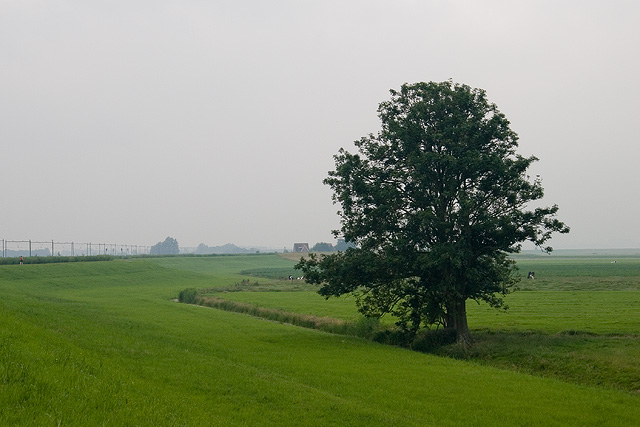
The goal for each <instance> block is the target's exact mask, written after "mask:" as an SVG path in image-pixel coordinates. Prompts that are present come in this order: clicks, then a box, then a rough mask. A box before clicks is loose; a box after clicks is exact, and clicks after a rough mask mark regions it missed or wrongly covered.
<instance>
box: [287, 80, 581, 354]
mask: <svg viewBox="0 0 640 427" xmlns="http://www.w3.org/2000/svg"><path fill="white" fill-rule="evenodd" d="M378 113H379V117H380V120H381V122H382V129H381V130H380V131H379V132H378V134H377V135H373V134H370V135H368V136H366V137H363V138H362V139H360V140H359V141H356V142H355V145H356V147H357V149H358V153H357V154H351V153H349V152H347V151H346V150H344V149H340V151H339V152H338V154H337V155H336V156H334V158H335V165H336V169H335V170H334V171H331V172H329V176H328V178H326V179H325V181H324V182H325V184H328V185H329V186H330V187H331V188H332V189H333V191H334V195H333V199H334V203H337V204H340V205H341V210H340V212H339V215H340V217H341V229H340V230H335V231H334V234H335V235H336V237H338V236H340V237H343V238H344V239H346V240H347V241H349V242H353V243H355V244H356V247H355V248H350V249H349V250H347V251H345V252H339V253H335V254H331V255H328V256H323V257H314V256H312V257H310V258H308V259H302V260H301V261H300V263H299V264H298V265H297V267H298V268H299V269H301V270H302V271H303V272H304V275H305V278H306V280H307V281H308V282H311V283H316V284H320V285H321V288H320V291H319V292H320V293H321V294H322V295H325V296H327V297H329V296H339V295H343V294H346V293H353V294H355V295H356V296H357V300H356V301H357V304H358V306H359V309H360V311H361V312H363V313H364V314H365V315H367V316H381V315H383V314H385V313H391V314H393V315H394V316H396V317H397V318H398V319H399V321H398V325H399V326H401V327H402V328H403V329H404V330H405V331H406V332H408V333H410V334H415V333H416V332H417V331H418V330H419V328H421V327H422V326H427V325H433V324H440V325H442V326H444V327H445V328H452V329H455V331H456V337H457V340H458V341H459V342H463V343H466V344H468V343H470V342H471V338H470V336H469V327H468V324H467V315H466V302H467V300H469V299H472V300H476V301H485V302H487V303H489V304H490V305H492V306H494V307H503V306H504V302H503V299H502V297H503V296H504V295H506V294H507V293H508V292H509V290H510V289H511V288H512V286H513V285H514V284H515V282H516V281H517V278H516V274H515V271H516V267H515V264H514V262H513V261H512V259H511V258H510V257H509V254H510V253H514V252H518V251H519V250H520V248H521V243H522V242H524V241H531V242H533V243H534V244H535V245H537V246H539V247H540V248H542V249H543V250H544V251H548V252H550V251H551V250H552V249H551V248H550V247H544V245H545V243H546V242H547V240H549V238H550V237H551V234H552V233H553V232H561V233H566V232H568V231H569V228H568V227H567V226H566V225H565V224H564V223H562V222H560V221H559V220H557V219H556V218H555V215H556V212H557V210H558V207H557V206H556V205H554V206H551V207H537V208H532V206H533V203H532V202H534V201H536V200H539V199H540V198H542V196H543V188H542V185H541V180H540V179H539V178H535V179H530V177H529V176H528V175H527V169H528V168H529V166H530V165H531V164H532V163H533V162H534V161H536V160H537V159H536V158H535V157H523V156H521V155H519V154H518V153H516V149H517V147H518V142H517V141H518V137H517V135H516V133H515V132H513V131H512V130H511V129H510V127H509V121H508V120H507V119H506V118H505V116H504V115H503V114H502V113H500V112H499V110H498V108H497V107H496V105H495V104H493V103H489V102H488V100H487V98H486V94H485V92H484V91H483V90H481V89H473V88H471V87H469V86H466V85H461V84H456V83H453V82H451V81H445V82H442V83H434V82H429V83H416V84H411V85H409V84H405V85H403V86H402V87H401V89H400V91H395V90H391V99H390V100H389V101H386V102H382V103H381V104H380V106H379V108H378Z"/></svg>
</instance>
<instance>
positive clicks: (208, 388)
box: [0, 256, 640, 425]
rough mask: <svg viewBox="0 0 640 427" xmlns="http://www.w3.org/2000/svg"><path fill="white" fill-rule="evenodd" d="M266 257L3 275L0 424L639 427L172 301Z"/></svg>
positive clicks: (558, 389)
mask: <svg viewBox="0 0 640 427" xmlns="http://www.w3.org/2000/svg"><path fill="white" fill-rule="evenodd" d="M282 262H283V261H282V260H279V259H278V258H275V257H274V258H271V257H267V256H251V257H213V258H192V259H190V258H167V259H153V260H131V261H114V262H109V263H104V262H103V263H86V264H85V263H82V264H65V265H35V266H21V267H20V266H5V267H0V292H2V295H3V299H2V300H1V301H0V325H1V326H0V424H1V425H59V424H61V425H106V424H111V425H220V424H225V425H226V424H229V425H234V424H235V425H242V424H250V425H252V424H257V423H260V424H262V425H301V424H303V425H365V424H371V425H389V424H395V425H495V424H498V423H500V424H513V425H589V424H591V425H635V424H636V422H637V420H639V419H640V405H638V403H640V400H639V398H638V397H636V396H631V395H629V394H627V393H621V392H615V391H610V390H603V389H598V388H588V387H580V386H575V385H571V384H567V383H563V382H559V381H554V380H548V379H542V378H536V377H531V376H528V375H524V374H518V373H514V372H508V371H502V370H498V369H494V368H489V367H482V366H478V365H476V364H474V363H468V362H462V361H455V360H450V359H441V358H437V357H434V356H429V355H423V354H417V353H413V352H410V351H406V350H402V349H396V348H390V347H385V346H381V345H376V344H373V343H369V342H365V341H362V340H358V339H350V338H346V337H340V336H332V335H329V334H324V333H320V332H317V331H311V330H304V329H300V328H295V327H290V326H287V325H280V324H276V323H273V322H266V321H261V320H259V319H254V318H251V317H248V316H243V315H237V314H233V313H226V312H220V311H217V310H211V309H205V308H201V307H194V306H186V305H182V304H176V303H173V302H171V301H170V300H171V299H172V298H174V297H175V296H176V295H177V293H178V291H179V290H181V289H183V288H185V287H191V286H193V287H198V288H200V287H209V286H218V285H220V286H227V285H229V284H230V283H233V282H234V281H236V280H239V279H241V278H242V276H240V275H239V274H238V273H237V272H238V271H240V270H242V269H246V268H258V267H260V266H261V265H257V266H256V264H264V265H275V266H276V267H282V266H283V265H282Z"/></svg>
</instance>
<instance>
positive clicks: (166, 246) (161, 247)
mask: <svg viewBox="0 0 640 427" xmlns="http://www.w3.org/2000/svg"><path fill="white" fill-rule="evenodd" d="M149 253H150V254H151V255H177V254H179V253H180V248H179V246H178V241H177V240H176V239H174V238H173V237H167V238H166V239H164V242H158V243H156V244H155V245H153V246H151V249H150V250H149Z"/></svg>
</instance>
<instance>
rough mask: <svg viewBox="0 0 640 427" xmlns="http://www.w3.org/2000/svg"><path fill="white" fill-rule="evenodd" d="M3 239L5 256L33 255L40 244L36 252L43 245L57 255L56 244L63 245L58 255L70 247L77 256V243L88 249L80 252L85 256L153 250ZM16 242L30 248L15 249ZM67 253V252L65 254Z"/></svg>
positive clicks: (145, 252) (149, 248) (136, 247)
mask: <svg viewBox="0 0 640 427" xmlns="http://www.w3.org/2000/svg"><path fill="white" fill-rule="evenodd" d="M0 240H2V257H3V258H5V257H7V256H8V255H9V253H10V252H11V253H15V254H17V255H14V256H21V255H22V256H24V255H27V254H28V255H27V256H33V255H32V254H33V252H34V250H33V245H39V246H38V247H39V248H40V249H36V252H38V251H42V250H43V249H41V248H43V246H44V247H45V248H46V249H44V250H48V249H49V247H50V248H51V253H50V256H56V245H57V246H58V248H60V247H62V248H63V249H62V250H59V251H58V256H61V255H62V252H64V251H65V249H64V248H68V249H67V254H68V255H71V256H76V247H77V246H76V245H79V247H80V248H84V249H86V250H85V251H84V252H82V249H80V250H79V251H78V252H79V254H80V255H82V256H84V255H87V256H91V255H116V256H118V255H120V256H125V255H144V254H148V253H149V251H150V250H151V246H141V245H119V244H115V243H91V242H90V243H77V242H55V241H53V240H51V241H46V242H42V241H34V240H8V239H0ZM14 244H17V245H21V244H26V245H28V249H22V248H18V249H14V248H11V247H12V246H14ZM118 249H120V251H119V252H118ZM23 254H24V255H23ZM65 255H66V254H65ZM36 256H38V254H37V253H36Z"/></svg>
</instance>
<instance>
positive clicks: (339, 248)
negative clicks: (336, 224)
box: [310, 239, 355, 252]
mask: <svg viewBox="0 0 640 427" xmlns="http://www.w3.org/2000/svg"><path fill="white" fill-rule="evenodd" d="M353 247H355V245H354V244H353V243H351V242H347V241H345V240H344V239H338V242H337V243H336V245H335V246H334V245H332V244H331V243H326V242H318V243H316V244H315V245H313V247H312V248H311V249H310V252H343V251H346V250H347V249H349V248H353Z"/></svg>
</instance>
